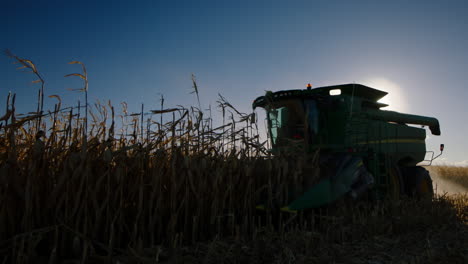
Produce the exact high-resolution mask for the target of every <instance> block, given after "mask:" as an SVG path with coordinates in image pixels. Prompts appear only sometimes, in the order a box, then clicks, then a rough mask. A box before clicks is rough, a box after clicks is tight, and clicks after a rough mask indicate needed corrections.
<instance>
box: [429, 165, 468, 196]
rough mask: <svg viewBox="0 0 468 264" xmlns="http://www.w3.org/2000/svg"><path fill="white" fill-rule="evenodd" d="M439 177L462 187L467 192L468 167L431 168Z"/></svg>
mask: <svg viewBox="0 0 468 264" xmlns="http://www.w3.org/2000/svg"><path fill="white" fill-rule="evenodd" d="M431 169H432V170H434V171H435V172H436V173H437V175H438V176H439V177H441V178H442V179H444V180H447V181H450V182H453V183H455V184H458V185H460V186H462V187H464V188H465V189H466V190H467V192H468V167H456V166H432V167H431Z"/></svg>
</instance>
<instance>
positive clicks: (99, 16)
mask: <svg viewBox="0 0 468 264" xmlns="http://www.w3.org/2000/svg"><path fill="white" fill-rule="evenodd" d="M135 2H137V3H131V2H129V1H112V2H111V1H109V2H105V1H76V2H73V3H72V2H70V1H21V0H18V1H9V2H7V3H4V4H2V9H1V10H0V22H1V23H0V27H1V32H2V34H1V38H0V47H1V48H2V49H3V48H9V49H11V50H12V51H13V52H14V53H15V54H17V55H18V56H20V57H25V58H29V59H31V60H32V61H33V62H34V63H36V65H37V67H38V68H39V70H40V72H41V73H42V74H43V76H44V78H45V79H46V82H47V84H46V85H47V86H46V95H51V94H58V95H60V96H61V97H62V98H63V100H64V101H65V103H66V104H74V103H75V102H76V101H77V100H78V99H80V98H81V100H83V99H82V95H80V94H78V93H73V92H69V91H67V90H66V88H79V87H80V83H79V81H78V80H72V79H70V78H64V77H63V76H64V75H65V74H68V73H73V72H77V71H79V67H78V66H77V65H68V64H67V62H69V61H72V60H79V61H82V62H84V63H85V64H86V66H87V68H88V73H89V82H90V83H89V94H90V99H91V100H96V99H100V100H108V99H110V100H112V102H113V103H114V104H118V103H119V102H121V101H126V102H127V103H128V105H129V106H130V108H131V109H134V110H135V111H137V109H139V107H140V104H141V103H145V105H146V106H147V108H152V109H157V108H158V107H159V106H158V105H159V103H158V98H159V94H164V96H165V97H166V103H167V104H168V105H169V106H174V105H178V104H182V105H190V104H193V105H195V104H196V99H195V98H194V97H193V95H190V94H189V92H190V91H191V81H190V75H191V74H192V73H194V74H195V75H196V77H197V81H198V84H199V88H200V95H201V102H202V105H203V106H205V108H208V105H210V104H211V105H212V106H213V107H214V106H215V104H216V103H215V101H216V100H217V94H218V93H221V94H222V95H223V96H225V97H226V98H227V99H228V100H229V101H231V103H232V104H234V105H236V106H238V108H239V109H241V110H243V111H245V112H249V111H250V109H251V108H250V105H251V102H252V100H253V99H254V98H255V97H257V96H259V95H262V94H263V93H264V91H265V90H284V89H298V88H304V87H305V85H306V84H307V83H309V82H310V83H312V84H313V86H315V87H318V86H325V85H333V84H340V83H351V82H356V83H362V84H367V85H373V86H374V87H375V88H380V89H384V90H388V91H389V92H390V95H391V96H392V97H391V98H390V102H389V103H390V104H391V107H392V109H394V110H400V111H403V112H409V113H413V114H421V115H429V116H434V117H437V118H438V119H439V120H440V123H441V128H442V136H441V137H435V136H431V137H430V138H429V139H428V148H429V149H438V144H440V143H445V144H446V153H445V154H444V158H445V159H446V160H447V161H449V162H459V161H463V160H468V153H467V151H466V150H467V149H468V140H466V135H467V134H468V122H467V115H468V110H467V106H466V99H468V89H467V87H466V86H467V85H466V84H467V83H468V74H467V69H468V30H467V29H468V16H466V14H467V11H468V1H292V0H291V1H274V0H273V1H271V0H270V1H252V0H251V1H178V0H173V1H135ZM31 80H33V77H32V76H31V75H30V74H26V73H22V72H20V71H17V70H16V69H15V65H12V64H11V60H9V59H8V58H7V57H3V59H0V98H6V95H7V93H8V91H12V92H15V93H17V102H18V108H19V109H24V111H33V110H34V109H35V108H34V106H33V105H34V104H35V96H36V93H37V87H36V86H35V85H32V84H30V83H29V82H30V81H31ZM379 86H381V87H379ZM80 96H81V97H80ZM0 100H2V99H0ZM53 102H54V100H53V99H49V98H47V100H46V104H48V105H52V104H53ZM3 106H4V102H0V107H1V108H0V109H4V107H3ZM151 106H154V107H151ZM0 114H1V112H0Z"/></svg>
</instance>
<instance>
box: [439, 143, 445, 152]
mask: <svg viewBox="0 0 468 264" xmlns="http://www.w3.org/2000/svg"><path fill="white" fill-rule="evenodd" d="M444 147H445V146H444V144H440V152H442V151H444Z"/></svg>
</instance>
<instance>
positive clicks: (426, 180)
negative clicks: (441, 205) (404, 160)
mask: <svg viewBox="0 0 468 264" xmlns="http://www.w3.org/2000/svg"><path fill="white" fill-rule="evenodd" d="M405 182H406V186H407V188H406V193H407V194H408V195H409V196H410V197H415V198H418V199H426V198H428V199H429V198H432V197H433V195H434V189H433V186H432V179H431V176H430V175H429V172H428V171H427V170H426V169H424V168H423V167H419V166H416V167H411V168H406V171H405Z"/></svg>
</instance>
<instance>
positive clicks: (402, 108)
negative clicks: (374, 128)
mask: <svg viewBox="0 0 468 264" xmlns="http://www.w3.org/2000/svg"><path fill="white" fill-rule="evenodd" d="M362 84H363V85H366V86H369V87H371V88H375V89H377V90H382V91H385V92H387V93H388V94H387V95H386V96H385V97H384V98H382V99H380V100H379V102H380V103H384V104H388V105H389V106H387V107H385V108H382V109H383V110H393V111H398V112H408V111H409V109H408V104H407V101H406V96H405V93H404V91H403V89H402V88H401V87H400V86H398V84H396V83H394V82H391V81H389V80H387V79H385V78H374V79H369V80H366V81H363V82H362Z"/></svg>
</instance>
